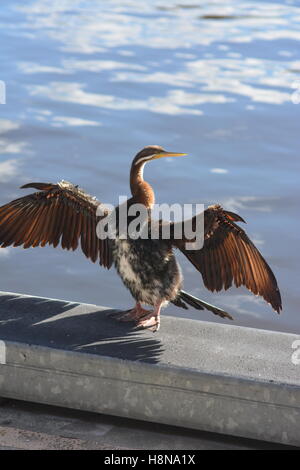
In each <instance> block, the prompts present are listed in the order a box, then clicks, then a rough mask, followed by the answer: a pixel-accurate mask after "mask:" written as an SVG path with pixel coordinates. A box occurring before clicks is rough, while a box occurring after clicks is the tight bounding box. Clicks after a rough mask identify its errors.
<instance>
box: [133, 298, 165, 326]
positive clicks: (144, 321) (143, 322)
mask: <svg viewBox="0 0 300 470" xmlns="http://www.w3.org/2000/svg"><path fill="white" fill-rule="evenodd" d="M162 303H163V302H162V301H160V302H158V303H157V304H156V306H155V308H154V310H152V311H151V312H148V313H147V314H146V315H144V316H143V317H142V318H140V319H139V320H138V322H137V324H136V328H149V329H150V330H151V331H153V332H154V331H158V330H159V327H160V310H161V306H162Z"/></svg>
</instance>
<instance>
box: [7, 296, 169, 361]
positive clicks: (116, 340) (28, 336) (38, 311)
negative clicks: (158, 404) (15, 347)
mask: <svg viewBox="0 0 300 470" xmlns="http://www.w3.org/2000/svg"><path fill="white" fill-rule="evenodd" d="M114 312H116V310H112V309H101V308H100V307H97V306H95V305H82V304H79V303H73V302H72V303H70V302H64V301H60V300H50V299H43V298H37V297H21V296H19V295H15V294H2V295H0V339H2V340H8V341H16V342H22V343H29V344H35V345H41V346H47V347H53V348H57V349H65V350H71V351H81V352H88V353H92V354H96V355H97V354H98V355H101V356H110V357H117V358H121V359H129V360H133V361H144V362H148V363H157V362H159V360H160V357H161V354H162V351H163V347H162V343H161V340H160V339H159V338H157V337H154V334H153V333H152V332H150V331H135V330H134V327H133V324H132V323H120V322H118V321H117V320H116V319H115V318H114V317H113V316H111V315H110V314H113V313H114Z"/></svg>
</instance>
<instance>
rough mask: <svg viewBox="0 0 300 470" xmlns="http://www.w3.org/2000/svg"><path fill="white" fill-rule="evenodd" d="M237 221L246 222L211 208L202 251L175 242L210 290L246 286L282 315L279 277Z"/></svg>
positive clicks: (227, 212)
mask: <svg viewBox="0 0 300 470" xmlns="http://www.w3.org/2000/svg"><path fill="white" fill-rule="evenodd" d="M235 221H236V222H244V220H243V219H242V218H241V217H240V216H239V215H237V214H234V213H233V212H229V211H225V210H223V209H222V207H221V206H217V205H216V206H210V207H209V208H208V209H206V211H205V212H204V245H203V247H202V249H200V250H187V249H186V248H185V242H186V241H187V240H173V245H174V246H177V248H179V249H180V250H181V251H182V252H183V253H184V255H185V256H186V257H187V258H188V259H189V261H190V262H191V263H192V264H193V265H194V266H195V268H196V269H197V270H198V271H200V272H201V274H202V277H203V282H204V285H205V286H206V287H207V289H209V290H210V291H212V292H213V291H220V290H221V289H225V290H227V289H228V288H229V287H231V286H232V284H233V283H234V284H235V286H236V287H239V286H241V285H244V286H245V287H247V288H248V289H249V290H250V291H251V292H253V293H254V294H256V295H260V296H262V297H263V298H264V299H265V300H266V301H267V302H268V303H270V304H271V306H272V307H273V309H274V310H275V311H276V312H278V313H280V310H281V309H282V304H281V296H280V292H279V288H278V286H277V281H276V278H275V276H274V274H273V272H272V270H271V268H270V267H269V265H268V264H267V262H266V261H265V260H264V258H263V257H262V255H261V254H260V253H259V251H258V249H257V248H256V247H255V246H254V244H253V243H252V242H251V240H250V239H249V238H248V236H247V235H246V233H245V231H244V230H243V229H241V228H240V227H239V226H238V225H236V223H235Z"/></svg>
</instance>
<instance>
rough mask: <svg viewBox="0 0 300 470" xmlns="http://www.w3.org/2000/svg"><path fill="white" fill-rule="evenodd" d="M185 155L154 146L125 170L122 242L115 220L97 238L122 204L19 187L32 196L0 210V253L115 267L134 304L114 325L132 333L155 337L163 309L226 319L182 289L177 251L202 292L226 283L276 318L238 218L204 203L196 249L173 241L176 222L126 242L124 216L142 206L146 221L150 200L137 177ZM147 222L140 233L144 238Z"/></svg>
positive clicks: (71, 190)
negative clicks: (32, 250) (26, 252)
mask: <svg viewBox="0 0 300 470" xmlns="http://www.w3.org/2000/svg"><path fill="white" fill-rule="evenodd" d="M185 155H187V154H185V153H176V152H169V151H166V150H164V149H163V148H162V147H160V146H158V145H149V146H146V147H144V148H143V149H142V150H141V151H139V152H138V153H137V154H136V156H135V157H134V159H133V161H132V164H131V169H130V181H129V182H130V189H131V197H130V198H129V199H127V200H126V201H125V206H126V207H125V209H126V214H127V216H128V218H127V219H126V223H125V232H126V233H125V235H126V236H124V233H123V232H124V229H122V230H121V226H120V222H118V221H117V223H116V226H115V230H114V231H111V233H110V236H107V237H103V236H98V235H99V234H98V230H97V229H98V226H99V223H101V224H103V226H105V223H106V228H107V226H110V224H111V222H109V220H110V218H111V217H112V214H113V213H114V215H115V217H116V216H117V215H120V211H121V210H122V209H124V207H123V206H122V205H121V204H119V205H118V206H116V207H115V208H114V210H109V209H107V207H106V206H105V205H104V204H103V203H101V202H100V201H99V200H98V199H96V198H95V197H92V196H90V195H89V194H88V193H87V192H86V191H84V190H83V189H81V188H80V187H79V186H78V185H74V184H72V183H70V182H68V181H64V180H62V181H60V182H58V183H55V184H54V183H28V184H24V185H23V186H21V188H23V189H26V188H33V189H35V190H37V191H35V192H33V193H31V194H28V195H25V196H23V197H20V198H18V199H15V200H13V201H11V202H9V203H7V204H5V205H3V206H1V207H0V247H1V248H6V247H8V246H14V247H19V246H23V248H25V249H26V248H29V247H39V246H40V247H44V246H46V245H50V246H53V247H54V248H55V247H57V246H58V245H60V246H61V248H63V249H66V250H71V251H74V250H76V249H77V248H78V247H79V246H80V247H81V250H82V252H83V254H84V255H85V256H86V258H88V259H90V260H91V261H92V262H94V263H95V262H96V261H98V262H99V264H100V266H102V267H104V268H107V269H110V268H111V267H112V266H114V267H115V269H116V271H117V273H118V274H119V276H120V277H121V279H122V281H123V283H124V285H125V286H126V287H127V288H128V289H129V291H130V293H131V295H132V297H133V298H134V301H135V305H134V307H133V308H131V309H129V310H125V311H119V312H118V313H117V315H116V319H117V320H119V321H122V322H133V323H134V328H136V329H150V330H151V331H153V332H154V331H158V330H159V327H160V322H161V315H160V314H161V309H162V307H164V306H166V305H168V304H169V303H172V304H174V305H175V306H177V307H181V308H183V309H188V307H194V308H195V309H198V310H204V309H206V310H208V311H210V312H212V313H213V314H215V315H218V316H220V317H221V318H227V319H229V320H232V319H233V317H232V315H231V314H229V313H228V312H226V311H225V310H223V309H222V308H219V307H216V306H215V305H212V304H210V303H208V302H205V301H204V300H201V299H199V298H197V297H195V296H194V295H191V294H189V293H188V292H186V291H185V290H183V274H182V271H181V268H180V265H179V263H178V261H177V258H176V252H177V251H180V252H182V253H183V255H184V256H185V257H186V258H187V259H188V260H189V261H190V263H191V264H192V265H193V266H194V268H195V271H198V272H200V273H201V275H202V280H203V283H204V286H205V287H206V288H207V289H208V290H209V291H211V292H215V291H216V292H219V291H221V290H222V289H224V290H227V289H229V288H230V287H231V286H232V285H235V286H236V287H240V286H245V287H246V288H247V289H248V290H249V291H251V292H252V293H253V294H255V295H256V296H261V297H262V298H263V299H264V300H265V301H266V302H267V303H269V304H270V305H271V307H272V308H273V309H274V310H275V311H276V312H277V313H280V311H281V310H282V302H281V295H280V291H279V288H278V285H277V281H276V278H275V276H274V274H273V272H272V270H271V268H270V266H269V265H268V263H267V262H266V261H265V259H264V258H263V257H262V255H261V254H260V252H259V251H258V249H257V248H256V247H255V245H254V244H253V242H252V241H251V240H250V239H249V237H248V236H247V234H246V232H245V231H244V230H243V229H242V228H241V227H240V225H238V223H240V222H245V221H244V219H243V218H242V217H241V216H239V215H238V214H235V213H234V212H231V211H228V210H225V209H223V207H222V206H221V205H219V204H215V205H211V206H208V207H207V208H206V209H205V210H204V211H203V214H202V215H203V224H204V228H203V232H204V233H203V244H202V245H201V247H194V249H190V248H189V249H187V242H190V241H193V240H194V239H191V238H187V237H186V235H185V234H184V233H183V234H182V235H181V236H180V237H177V236H175V231H176V228H178V224H183V223H184V222H183V221H181V222H178V221H177V222H175V221H164V220H161V219H160V220H156V221H155V222H154V223H153V226H154V227H156V229H157V228H158V233H159V235H158V237H151V236H149V237H142V236H139V237H131V236H128V235H130V234H129V233H128V232H129V231H128V228H129V225H130V223H131V222H132V221H134V220H135V219H134V216H133V215H132V214H131V215H130V216H129V214H130V210H131V209H132V208H134V207H135V206H134V205H135V204H138V205H140V206H141V207H143V208H145V213H146V219H145V220H146V222H151V223H152V222H153V215H152V213H153V207H154V204H155V194H154V190H153V188H152V186H151V185H150V184H149V183H148V182H147V181H146V180H145V179H144V167H145V165H146V164H147V163H149V162H151V161H154V160H156V159H160V158H164V157H171V158H173V157H181V156H185ZM195 217H197V215H196V216H193V217H192V218H190V219H189V222H190V223H191V225H192V226H193V227H195V226H196V225H195V224H196V218H195ZM116 219H118V217H116ZM114 220H115V219H114ZM151 223H148V225H147V227H146V231H147V233H148V232H149V230H150V229H149V227H151ZM141 226H144V223H143V222H141V223H140V224H139V228H141ZM166 226H167V227H168V228H169V237H167V238H164V237H162V230H163V228H164V227H166ZM107 232H109V230H108V231H107ZM141 232H142V230H141ZM112 233H113V236H112V235H111V234H112ZM194 238H195V237H194ZM145 306H148V307H150V309H149V308H148V309H146V308H145Z"/></svg>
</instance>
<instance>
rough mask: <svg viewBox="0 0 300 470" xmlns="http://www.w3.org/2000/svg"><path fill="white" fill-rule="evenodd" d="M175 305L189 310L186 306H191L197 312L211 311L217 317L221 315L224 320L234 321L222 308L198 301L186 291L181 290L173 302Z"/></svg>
mask: <svg viewBox="0 0 300 470" xmlns="http://www.w3.org/2000/svg"><path fill="white" fill-rule="evenodd" d="M173 303H174V304H175V305H177V306H178V307H182V308H185V309H187V308H188V307H187V306H186V304H188V305H190V306H191V307H194V308H196V309H197V310H204V309H206V310H209V311H210V312H212V313H214V314H215V315H219V317H222V318H228V319H229V320H233V318H232V316H231V315H229V313H227V312H225V310H222V309H221V308H218V307H215V306H214V305H211V304H209V303H207V302H204V300H201V299H198V298H197V297H194V296H193V295H191V294H188V293H187V292H185V291H184V290H181V291H180V292H179V294H178V297H177V298H176V299H175V300H174V301H173Z"/></svg>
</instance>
